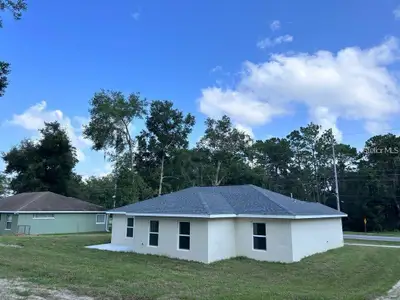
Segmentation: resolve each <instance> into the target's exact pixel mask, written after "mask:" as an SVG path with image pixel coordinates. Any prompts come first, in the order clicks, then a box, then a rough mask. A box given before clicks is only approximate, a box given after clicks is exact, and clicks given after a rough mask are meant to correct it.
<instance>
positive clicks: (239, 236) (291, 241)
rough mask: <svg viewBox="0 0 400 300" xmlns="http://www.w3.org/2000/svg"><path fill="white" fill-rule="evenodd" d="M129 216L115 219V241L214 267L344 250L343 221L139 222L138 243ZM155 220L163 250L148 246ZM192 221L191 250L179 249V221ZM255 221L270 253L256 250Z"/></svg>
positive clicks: (296, 258) (144, 219) (290, 259)
mask: <svg viewBox="0 0 400 300" xmlns="http://www.w3.org/2000/svg"><path fill="white" fill-rule="evenodd" d="M126 219H127V217H126V216H125V215H114V217H113V226H112V235H111V242H112V243H113V244H116V245H125V246H131V247H132V248H133V249H134V251H135V252H138V253H143V254H156V255H165V256H169V257H173V258H180V259H185V260H195V261H200V262H204V263H210V262H214V261H218V260H221V259H227V258H232V257H235V256H245V257H249V258H252V259H255V260H260V261H272V262H287V263H290V262H293V261H299V260H301V259H302V258H304V257H306V256H309V255H312V254H314V253H319V252H324V251H327V250H329V249H332V248H337V247H341V246H343V233H342V222H341V219H340V218H334V219H313V220H276V219H275V220H274V219H209V220H207V219H193V218H191V219H185V218H180V219H177V218H149V217H135V227H134V238H127V237H126ZM150 220H156V221H159V242H158V247H153V246H149V245H148V242H149V226H150ZM179 221H186V222H190V227H191V238H190V250H189V251H187V250H179V249H178V222H179ZM253 222H256V223H263V222H264V223H266V233H267V250H266V251H264V250H254V249H253Z"/></svg>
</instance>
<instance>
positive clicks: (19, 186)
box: [2, 122, 78, 196]
mask: <svg viewBox="0 0 400 300" xmlns="http://www.w3.org/2000/svg"><path fill="white" fill-rule="evenodd" d="M40 133H41V136H42V137H41V139H40V140H39V141H38V142H33V141H29V140H24V141H22V143H21V144H20V145H19V146H15V147H13V148H12V149H11V150H10V151H9V152H7V153H3V155H2V157H3V160H4V162H5V163H6V168H5V173H6V174H13V175H14V174H15V176H14V177H13V178H12V179H11V181H10V187H11V189H12V190H13V191H14V192H16V193H23V192H34V191H51V192H54V193H58V194H62V195H67V196H69V195H70V193H69V186H70V181H71V180H72V179H73V168H74V167H75V165H76V163H77V162H78V160H77V158H76V150H75V148H74V147H73V146H72V145H71V142H70V140H69V138H68V135H67V133H66V132H65V130H64V129H62V128H61V126H60V124H59V123H57V122H52V123H45V127H44V128H43V129H41V130H40Z"/></svg>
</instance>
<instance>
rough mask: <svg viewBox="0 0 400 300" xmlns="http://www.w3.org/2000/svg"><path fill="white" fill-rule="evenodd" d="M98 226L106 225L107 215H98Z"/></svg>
mask: <svg viewBox="0 0 400 300" xmlns="http://www.w3.org/2000/svg"><path fill="white" fill-rule="evenodd" d="M96 224H106V215H96Z"/></svg>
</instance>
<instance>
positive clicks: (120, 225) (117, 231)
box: [111, 215, 133, 247]
mask: <svg viewBox="0 0 400 300" xmlns="http://www.w3.org/2000/svg"><path fill="white" fill-rule="evenodd" d="M111 243H112V244H114V245H123V246H130V247H133V238H129V237H126V216H125V215H114V216H113V220H112V228H111Z"/></svg>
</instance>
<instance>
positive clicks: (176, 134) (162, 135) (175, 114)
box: [139, 101, 195, 195]
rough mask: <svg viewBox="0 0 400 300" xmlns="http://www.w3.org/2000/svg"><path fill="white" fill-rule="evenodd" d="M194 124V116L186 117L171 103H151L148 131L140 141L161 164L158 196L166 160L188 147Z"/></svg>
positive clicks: (142, 134)
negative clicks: (175, 152) (177, 151)
mask: <svg viewBox="0 0 400 300" xmlns="http://www.w3.org/2000/svg"><path fill="white" fill-rule="evenodd" d="M194 124H195V118H194V116H192V115H191V114H187V115H186V116H185V115H184V114H183V112H181V111H180V110H178V109H174V108H173V103H172V102H171V101H153V102H152V103H151V106H150V114H149V115H148V117H147V119H146V129H145V130H144V131H143V132H142V133H141V136H140V137H139V139H140V140H141V143H142V144H143V143H145V144H146V145H147V147H146V148H147V151H148V152H150V153H153V154H154V156H155V158H156V159H157V161H158V162H159V166H160V172H159V174H160V175H159V182H158V195H161V193H162V187H163V181H164V173H165V172H164V168H165V161H166V159H169V158H170V157H171V155H172V154H173V152H174V151H176V150H178V149H185V148H187V147H188V145H189V141H188V136H189V134H190V133H191V132H192V128H193V126H194Z"/></svg>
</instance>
